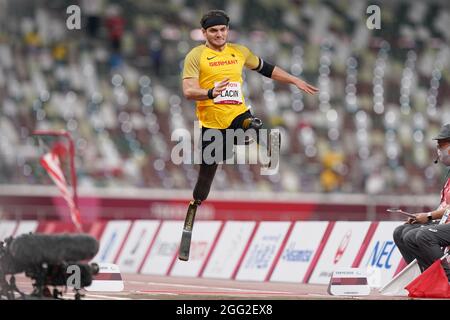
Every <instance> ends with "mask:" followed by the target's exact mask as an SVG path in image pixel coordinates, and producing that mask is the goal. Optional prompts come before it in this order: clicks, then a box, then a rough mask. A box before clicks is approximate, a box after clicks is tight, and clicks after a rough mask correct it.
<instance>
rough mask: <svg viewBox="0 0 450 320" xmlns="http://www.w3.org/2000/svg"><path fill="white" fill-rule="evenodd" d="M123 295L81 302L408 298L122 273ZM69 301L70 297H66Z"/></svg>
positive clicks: (24, 286)
mask: <svg viewBox="0 0 450 320" xmlns="http://www.w3.org/2000/svg"><path fill="white" fill-rule="evenodd" d="M122 278H123V280H124V290H123V291H122V292H95V293H94V292H84V293H85V294H86V296H85V298H84V300H92V299H95V300H130V299H152V300H154V299H156V300H158V299H163V300H177V299H182V300H190V299H192V300H210V299H213V300H233V299H239V300H245V299H249V300H252V299H258V300H259V299H263V300H264V299H268V300H277V299H282V300H291V299H294V300H323V299H326V300H327V299H353V300H403V299H410V298H408V297H392V296H382V295H380V294H379V293H378V290H376V289H372V292H371V294H370V295H369V296H358V297H350V296H331V295H329V294H328V293H327V286H326V285H313V284H296V283H282V282H250V281H233V280H220V279H205V278H185V277H164V276H153V275H142V274H122ZM17 286H18V287H19V289H21V290H22V291H24V292H25V293H30V292H31V280H30V279H29V278H26V277H25V276H23V275H19V276H17ZM66 297H67V298H68V299H70V298H71V297H73V295H71V294H67V295H66Z"/></svg>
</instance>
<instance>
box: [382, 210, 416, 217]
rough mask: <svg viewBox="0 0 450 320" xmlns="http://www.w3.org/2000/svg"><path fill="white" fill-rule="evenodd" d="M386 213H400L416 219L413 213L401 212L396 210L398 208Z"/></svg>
mask: <svg viewBox="0 0 450 320" xmlns="http://www.w3.org/2000/svg"><path fill="white" fill-rule="evenodd" d="M386 211H387V212H391V213H400V214H403V215H405V216H407V217H409V218H413V219H415V218H416V215H415V214H412V213H409V212H406V211H403V210H400V209H396V208H392V209H387V210H386Z"/></svg>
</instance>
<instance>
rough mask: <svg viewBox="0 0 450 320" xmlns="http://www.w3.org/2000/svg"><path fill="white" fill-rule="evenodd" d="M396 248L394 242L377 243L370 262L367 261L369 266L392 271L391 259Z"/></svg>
mask: <svg viewBox="0 0 450 320" xmlns="http://www.w3.org/2000/svg"><path fill="white" fill-rule="evenodd" d="M395 248H396V245H395V244H394V242H393V241H384V242H380V241H377V243H376V244H375V247H374V248H373V250H372V253H371V254H370V257H369V260H368V261H367V265H370V266H372V267H377V268H382V269H390V268H391V267H392V265H391V264H390V259H391V256H392V252H394V249H395Z"/></svg>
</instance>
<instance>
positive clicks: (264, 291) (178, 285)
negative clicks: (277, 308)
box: [127, 281, 292, 294]
mask: <svg viewBox="0 0 450 320" xmlns="http://www.w3.org/2000/svg"><path fill="white" fill-rule="evenodd" d="M127 282H128V283H130V284H140V285H142V284H148V285H156V286H168V287H178V288H196V289H216V290H228V291H234V292H239V291H243V292H255V293H258V292H263V293H268V294H269V293H274V294H276V293H278V294H292V292H289V291H268V290H254V289H240V288H224V287H212V286H199V285H194V284H178V283H163V282H144V281H127Z"/></svg>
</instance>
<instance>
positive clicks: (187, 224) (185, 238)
mask: <svg viewBox="0 0 450 320" xmlns="http://www.w3.org/2000/svg"><path fill="white" fill-rule="evenodd" d="M196 212H197V205H196V204H195V203H194V202H193V201H191V202H190V203H189V208H188V212H187V214H186V220H184V227H183V234H182V235H181V242H180V249H179V250H178V259H180V260H183V261H188V260H189V251H190V249H191V238H192V229H193V227H194V219H195V213H196Z"/></svg>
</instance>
